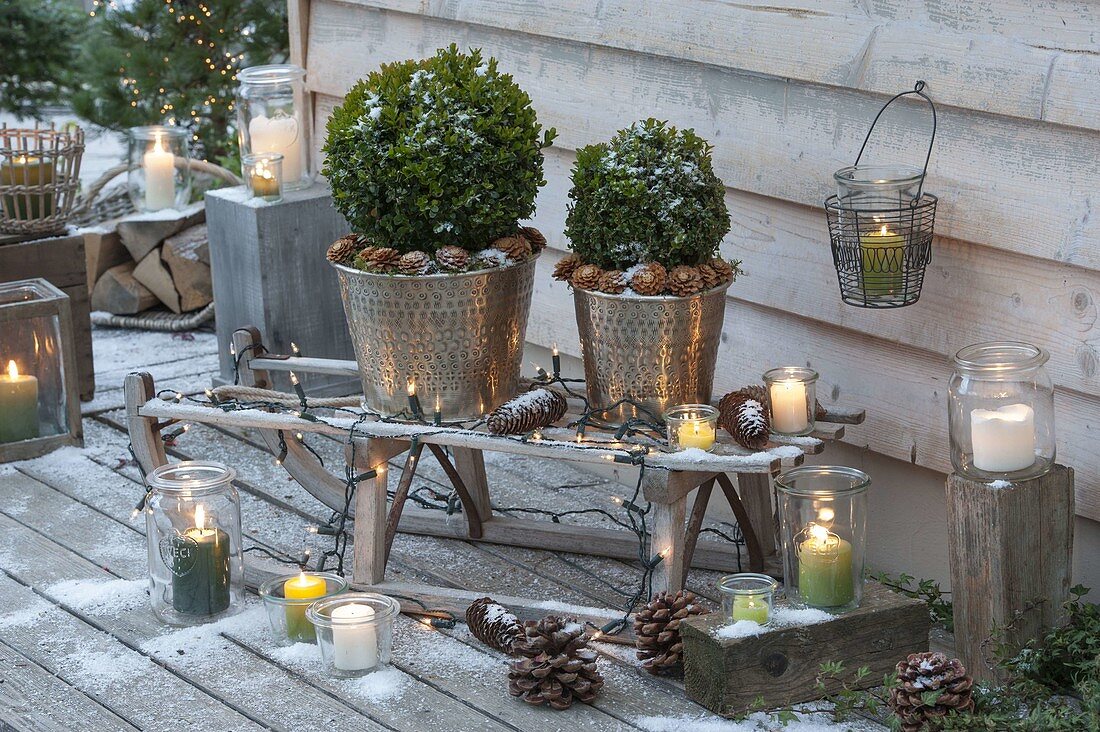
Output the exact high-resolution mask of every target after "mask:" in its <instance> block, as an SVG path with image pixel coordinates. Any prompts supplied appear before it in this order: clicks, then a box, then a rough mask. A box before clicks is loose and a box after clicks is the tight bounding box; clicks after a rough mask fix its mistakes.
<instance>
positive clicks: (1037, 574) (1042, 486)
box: [947, 465, 1074, 681]
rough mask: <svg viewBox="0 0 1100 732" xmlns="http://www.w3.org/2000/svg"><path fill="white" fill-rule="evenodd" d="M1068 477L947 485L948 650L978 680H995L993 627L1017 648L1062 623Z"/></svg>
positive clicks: (1069, 534) (1057, 470) (1068, 546)
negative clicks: (951, 625) (951, 626)
mask: <svg viewBox="0 0 1100 732" xmlns="http://www.w3.org/2000/svg"><path fill="white" fill-rule="evenodd" d="M1073 512H1074V507H1073V470H1071V469H1070V468H1067V467H1064V466H1062V465H1055V466H1054V467H1053V468H1052V469H1051V471H1050V472H1049V473H1047V474H1046V475H1044V476H1042V477H1040V478H1034V479H1032V480H1025V481H1020V482H1018V483H1010V484H1005V485H1003V486H1001V485H1000V483H993V484H990V483H979V482H977V481H974V480H971V479H969V478H966V477H963V476H960V475H957V474H955V473H952V474H951V475H950V476H948V479H947V524H948V542H949V549H950V555H951V596H952V601H953V603H954V609H955V647H956V650H957V652H958V655H959V658H960V659H961V660H962V662H963V664H964V665H965V666H966V668H967V670H968V671H969V672H970V673H971V674H972V675H973V676H974V678H975V679H978V680H983V681H985V680H995V674H994V672H993V670H992V669H991V668H990V665H989V660H990V659H989V658H988V653H987V652H984V651H985V650H986V649H985V648H984V646H985V645H986V643H987V639H988V638H989V637H990V634H991V631H992V630H993V628H994V627H997V628H1002V629H1006V634H1005V641H1007V642H1008V643H1009V644H1010V646H1013V647H1016V646H1019V645H1020V644H1022V643H1025V642H1026V641H1027V640H1029V639H1031V638H1035V637H1037V636H1039V635H1041V634H1042V633H1043V632H1045V631H1046V630H1048V629H1050V628H1052V627H1054V626H1056V625H1058V624H1059V623H1061V622H1062V621H1063V619H1064V608H1063V603H1065V602H1066V601H1067V600H1068V599H1069V588H1070V571H1071V557H1072V552H1073Z"/></svg>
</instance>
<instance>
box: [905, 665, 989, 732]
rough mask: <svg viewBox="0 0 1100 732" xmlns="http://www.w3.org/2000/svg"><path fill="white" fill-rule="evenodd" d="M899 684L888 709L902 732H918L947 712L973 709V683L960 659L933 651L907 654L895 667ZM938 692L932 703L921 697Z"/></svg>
mask: <svg viewBox="0 0 1100 732" xmlns="http://www.w3.org/2000/svg"><path fill="white" fill-rule="evenodd" d="M897 674H898V676H897V678H898V685H897V686H896V687H894V688H893V689H892V690H891V692H890V707H891V708H892V709H893V710H894V714H895V715H896V716H897V718H898V720H899V721H900V722H901V729H902V730H904V732H918V730H922V729H926V728H927V727H928V726H929V724H930V723H931V722H933V721H934V720H936V719H939V718H940V717H944V716H946V715H947V714H949V713H950V712H970V711H973V710H974V699H973V698H972V697H971V687H972V686H973V685H974V681H973V680H972V679H971V678H970V676H968V675H967V673H966V668H965V667H963V665H962V663H960V662H959V659H957V658H952V659H948V658H947V656H946V655H944V654H942V653H936V652H925V653H910V654H909V657H908V658H906V659H905V660H904V661H900V662H899V663H898V665H897ZM935 691H939V692H941V693H940V694H939V695H938V696H935V697H934V699H935V701H934V702H933V703H932V704H926V703H925V701H924V700H925V698H927V697H925V696H924V694H927V693H929V692H935Z"/></svg>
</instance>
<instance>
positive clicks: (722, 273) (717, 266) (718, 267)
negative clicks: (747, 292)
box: [707, 257, 741, 286]
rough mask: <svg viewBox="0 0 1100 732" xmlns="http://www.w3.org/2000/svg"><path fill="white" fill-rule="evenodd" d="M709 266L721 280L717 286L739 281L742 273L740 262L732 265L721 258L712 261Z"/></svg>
mask: <svg viewBox="0 0 1100 732" xmlns="http://www.w3.org/2000/svg"><path fill="white" fill-rule="evenodd" d="M707 265H708V266H709V267H710V268H711V269H713V270H714V271H715V272H716V273H717V274H718V277H719V280H718V282H717V284H716V285H715V286H717V285H720V284H722V283H723V282H730V281H732V280H735V279H737V274H738V273H739V272H740V271H741V263H740V262H734V263H733V264H730V263H729V262H727V261H726V260H724V259H722V258H721V257H715V258H714V259H711V260H710V261H709V262H707Z"/></svg>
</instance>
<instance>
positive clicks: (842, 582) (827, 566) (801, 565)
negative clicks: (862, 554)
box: [798, 525, 855, 608]
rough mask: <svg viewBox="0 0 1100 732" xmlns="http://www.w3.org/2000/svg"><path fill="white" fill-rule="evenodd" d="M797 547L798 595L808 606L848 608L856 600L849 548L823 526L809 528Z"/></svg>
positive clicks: (850, 550) (847, 543) (850, 547)
mask: <svg viewBox="0 0 1100 732" xmlns="http://www.w3.org/2000/svg"><path fill="white" fill-rule="evenodd" d="M809 534H810V536H809V538H808V539H805V540H803V541H802V542H801V543H800V544H799V545H798V594H799V597H801V599H802V602H804V603H805V604H807V605H810V606H811V607H820V608H830V607H841V606H843V605H847V604H848V603H850V602H851V601H852V599H853V598H854V597H855V587H854V585H853V579H852V545H851V543H849V542H848V541H845V540H844V539H841V538H840V537H839V536H837V535H836V534H834V533H832V532H830V531H829V530H828V529H826V528H825V527H824V526H818V525H812V526H810V527H809Z"/></svg>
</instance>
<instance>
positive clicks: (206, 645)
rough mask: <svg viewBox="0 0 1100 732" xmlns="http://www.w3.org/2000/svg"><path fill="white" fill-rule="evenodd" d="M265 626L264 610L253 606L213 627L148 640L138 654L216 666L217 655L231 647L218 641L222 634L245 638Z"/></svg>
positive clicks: (178, 632) (259, 606)
mask: <svg viewBox="0 0 1100 732" xmlns="http://www.w3.org/2000/svg"><path fill="white" fill-rule="evenodd" d="M266 623H267V617H266V615H265V614H264V609H263V607H262V606H261V605H260V604H259V603H258V602H256V603H255V604H253V605H251V607H249V608H248V609H246V610H244V611H242V612H239V613H237V614H236V615H230V616H229V617H226V618H222V619H221V620H217V621H215V622H213V623H207V624H205V625H196V626H192V627H189V628H180V629H178V630H173V631H170V632H167V633H165V634H164V635H159V636H157V637H156V638H150V639H149V640H147V641H145V642H144V643H142V644H141V650H143V651H145V652H146V653H148V654H149V655H151V656H153V657H154V658H158V659H161V660H163V661H167V660H174V661H178V660H179V659H180V657H189V658H190V659H191V662H192V663H199V664H202V663H218V660H217V656H218V653H219V652H225V651H228V650H229V649H230V648H231V647H235V644H234V643H233V642H232V641H230V640H228V639H226V638H224V637H222V633H233V634H238V635H246V634H248V633H249V632H250V630H251V629H253V628H256V627H258V626H261V625H263V624H266Z"/></svg>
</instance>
